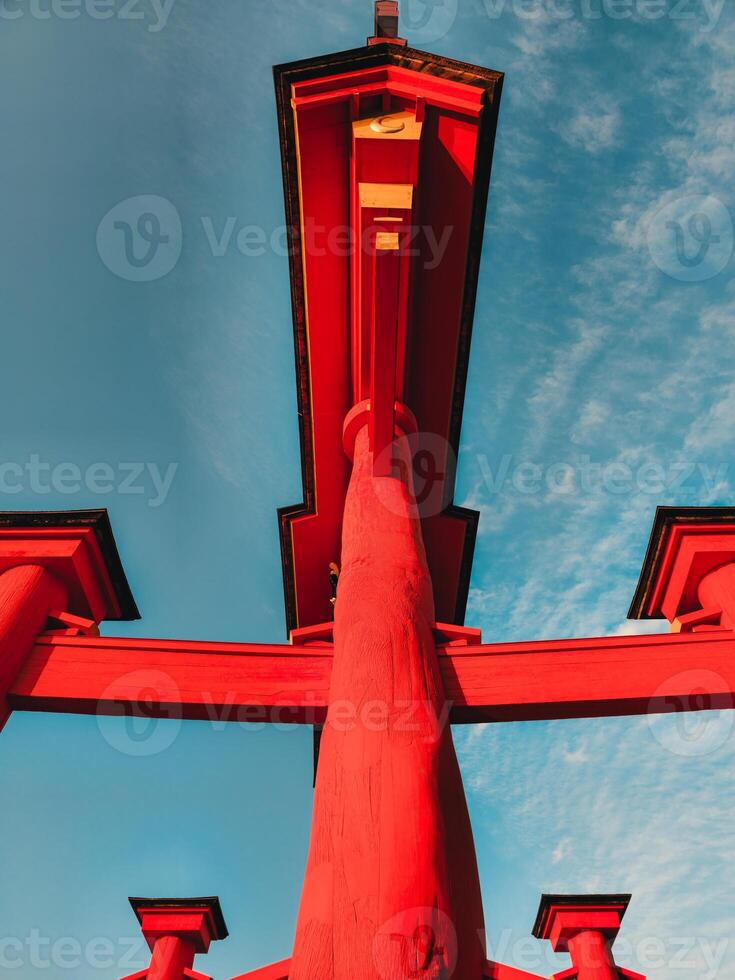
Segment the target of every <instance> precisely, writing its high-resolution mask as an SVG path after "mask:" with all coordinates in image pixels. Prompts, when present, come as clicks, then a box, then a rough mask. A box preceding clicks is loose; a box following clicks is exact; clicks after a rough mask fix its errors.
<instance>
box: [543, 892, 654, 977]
mask: <svg viewBox="0 0 735 980" xmlns="http://www.w3.org/2000/svg"><path fill="white" fill-rule="evenodd" d="M629 902H630V895H542V896H541V904H540V906H539V911H538V915H537V917H536V924H535V925H534V927H533V934H534V936H536V938H537V939H548V941H549V942H550V943H551V947H552V949H553V950H554V952H555V953H569V956H570V957H571V960H572V970H571V971H569V976H572V975H573V976H574V978H575V980H619V977H620V975H621V973H620V970H619V968H618V967H617V966H616V965H615V961H614V959H613V954H612V944H613V943H614V941H615V937H616V936H617V934H618V932H619V931H620V924H621V922H622V920H623V916H624V915H625V910H626V909H627V907H628V903H629ZM564 975H566V974H564ZM626 976H628V977H631V978H636V977H638V975H637V974H634V973H631V972H630V971H628V972H627V973H626ZM638 980H645V978H644V977H638Z"/></svg>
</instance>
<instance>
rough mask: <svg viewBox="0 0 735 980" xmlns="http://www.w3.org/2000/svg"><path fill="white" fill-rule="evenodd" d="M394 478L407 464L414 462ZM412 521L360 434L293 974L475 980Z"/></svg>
mask: <svg viewBox="0 0 735 980" xmlns="http://www.w3.org/2000/svg"><path fill="white" fill-rule="evenodd" d="M403 463H404V465H403V466H402V467H400V472H402V473H410V466H409V465H408V460H403ZM433 621H434V609H433V601H432V589H431V581H430V579H429V574H428V571H427V566H426V558H425V554H424V548H423V543H422V539H421V528H420V525H419V523H418V521H417V520H415V519H413V518H412V517H411V516H410V505H409V489H408V488H407V487H406V485H405V484H404V483H403V482H402V480H401V479H398V478H391V477H373V476H372V459H371V456H370V453H369V452H368V448H367V431H366V429H363V430H362V431H361V432H360V433H359V435H358V437H357V442H356V447H355V460H354V467H353V473H352V477H351V481H350V486H349V490H348V493H347V499H346V505H345V514H344V525H343V537H342V575H341V577H340V583H339V590H338V595H337V605H336V610H335V630H334V640H335V646H334V665H333V672H332V682H331V688H330V695H329V710H328V714H327V720H326V724H325V728H324V733H323V736H322V749H321V758H320V764H319V773H318V777H317V783H316V791H315V799H314V819H313V827H312V836H311V845H310V851H309V858H308V864H307V871H306V878H305V882H304V889H303V894H302V899H301V908H300V912H299V919H298V925H297V932H296V941H295V946H294V954H293V959H292V962H291V972H290V980H315V978H318V980H404V978H406V977H408V976H415V977H421V978H427V980H429V978H431V980H438V978H448V977H449V976H452V977H454V978H455V980H481V977H482V974H483V964H484V957H483V949H482V944H481V938H480V937H481V935H482V931H483V928H484V927H483V916H482V904H481V898H480V888H479V880H478V873H477V864H476V858H475V852H474V844H473V841H472V833H471V828H470V823H469V816H468V813H467V807H466V803H465V797H464V790H463V787H462V781H461V777H460V773H459V767H458V765H457V760H456V756H455V751H454V746H453V743H452V737H451V731H450V729H449V726H447V725H444V726H438V725H437V723H436V719H437V717H439V716H440V715H441V711H442V708H443V705H444V702H445V696H444V690H443V684H442V679H441V674H440V670H439V663H438V658H437V653H436V647H435V644H434V640H433V636H432V631H431V624H432V623H433Z"/></svg>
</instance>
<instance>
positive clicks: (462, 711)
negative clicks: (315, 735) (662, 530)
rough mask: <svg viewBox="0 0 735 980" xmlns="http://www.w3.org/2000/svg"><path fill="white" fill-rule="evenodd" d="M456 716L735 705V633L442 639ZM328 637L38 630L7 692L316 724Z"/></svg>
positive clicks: (23, 703) (523, 716)
mask: <svg viewBox="0 0 735 980" xmlns="http://www.w3.org/2000/svg"><path fill="white" fill-rule="evenodd" d="M439 654H440V658H439V659H440V665H441V669H442V674H443V677H444V682H445V686H446V691H447V700H448V702H450V703H451V705H452V708H451V714H450V719H451V721H452V722H456V723H466V722H478V721H497V722H500V721H527V720H533V719H536V720H538V719H551V718H594V717H610V716H614V715H631V714H643V713H657V712H669V711H694V710H702V709H707V708H732V707H733V706H735V633H733V632H730V631H726V630H722V631H714V632H706V633H700V634H696V633H695V634H670V635H661V636H611V637H597V638H593V639H581V640H541V641H535V642H530V643H493V644H481V645H474V646H456V647H440V648H439ZM331 662H332V649H331V646H328V645H322V646H286V645H278V644H245V643H208V642H187V641H183V640H146V639H119V638H113V637H88V636H59V635H47V636H41V637H40V638H39V640H38V642H37V643H36V645H35V647H34V648H33V651H32V653H31V655H30V657H29V658H28V660H27V662H26V664H25V666H24V667H23V669H22V670H21V672H20V674H19V675H18V677H17V678H16V680H15V682H14V683H13V685H12V687H11V690H10V693H9V695H8V700H9V704H10V706H11V708H13V709H14V710H20V711H57V712H72V713H82V714H92V713H97V714H108V713H114V714H119V713H120V712H121V710H128V711H129V712H130V713H132V714H139V715H147V716H150V717H159V716H163V717H169V716H171V715H172V714H173V715H176V716H178V717H183V718H192V719H210V720H216V721H253V722H262V721H273V722H280V723H294V724H304V723H308V724H314V723H319V722H321V721H322V720H323V719H324V715H325V712H326V705H327V698H328V691H329V680H330V674H331Z"/></svg>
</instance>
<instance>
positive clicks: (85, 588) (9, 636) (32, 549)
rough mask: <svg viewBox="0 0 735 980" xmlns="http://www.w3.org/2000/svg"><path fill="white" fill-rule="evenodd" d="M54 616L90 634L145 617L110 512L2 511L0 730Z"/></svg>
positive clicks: (0, 533)
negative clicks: (16, 684)
mask: <svg viewBox="0 0 735 980" xmlns="http://www.w3.org/2000/svg"><path fill="white" fill-rule="evenodd" d="M51 613H53V614H54V617H55V618H56V619H57V620H60V621H61V622H62V623H65V624H67V625H69V626H71V627H77V628H78V627H82V626H85V627H86V628H87V629H89V628H95V627H96V624H99V623H100V622H102V620H103V619H137V618H138V617H139V613H138V610H137V608H136V605H135V602H134V600H133V597H132V595H131V594H130V589H129V587H128V584H127V581H126V580H125V573H124V571H123V568H122V565H121V564H120V558H119V556H118V553H117V548H116V546H115V541H114V538H113V535H112V528H111V527H110V521H109V518H108V516H107V511H105V510H84V511H43V512H38V513H36V512H34V511H28V512H24V511H3V512H0V729H2V727H3V725H4V724H5V722H6V721H7V719H8V716H9V714H10V710H11V706H10V704H9V703H8V691H9V690H10V689H11V686H12V683H13V681H14V679H15V678H16V676H17V675H18V672H19V670H20V668H21V667H22V666H23V662H24V661H25V659H26V657H27V656H28V654H29V653H30V652H31V649H32V647H33V643H34V641H35V639H36V637H37V636H38V634H39V633H40V632H42V631H43V630H44V628H45V627H46V624H47V622H48V620H49V615H50V614H51Z"/></svg>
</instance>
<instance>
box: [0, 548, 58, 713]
mask: <svg viewBox="0 0 735 980" xmlns="http://www.w3.org/2000/svg"><path fill="white" fill-rule="evenodd" d="M66 600H67V589H66V586H65V585H64V583H63V582H62V581H61V580H60V579H57V578H56V576H55V575H54V574H53V573H52V572H50V571H49V570H48V569H46V568H44V567H43V566H42V565H31V564H29V565H16V566H14V567H12V568H8V569H7V570H6V571H4V572H2V574H0V728H2V726H3V725H4V724H5V722H6V721H7V719H8V717H9V715H10V708H9V707H8V705H7V703H6V695H7V692H8V689H9V688H10V685H11V684H12V683H13V680H14V679H15V676H16V674H17V673H18V671H19V669H20V667H21V666H22V664H23V662H24V660H25V658H26V657H27V656H28V654H29V653H30V650H31V647H32V646H33V642H34V640H35V639H36V637H37V636H38V634H39V633H40V632H41V630H42V629H43V627H44V625H45V624H46V620H47V619H48V615H49V613H50V612H51V611H52V610H55V609H65V608H66Z"/></svg>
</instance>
